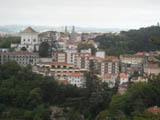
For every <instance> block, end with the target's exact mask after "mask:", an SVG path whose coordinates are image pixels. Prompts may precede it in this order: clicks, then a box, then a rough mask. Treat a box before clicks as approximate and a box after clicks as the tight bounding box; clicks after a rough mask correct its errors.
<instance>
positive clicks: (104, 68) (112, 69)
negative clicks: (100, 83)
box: [96, 57, 119, 76]
mask: <svg viewBox="0 0 160 120" xmlns="http://www.w3.org/2000/svg"><path fill="white" fill-rule="evenodd" d="M101 59H102V58H101ZM96 67H97V71H98V73H99V74H101V75H102V76H103V75H105V74H112V75H113V74H114V75H115V74H119V60H118V59H117V58H115V57H114V58H113V57H110V58H109V57H108V58H106V59H102V60H101V61H99V62H97V64H96Z"/></svg>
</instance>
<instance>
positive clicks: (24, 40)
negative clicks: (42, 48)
mask: <svg viewBox="0 0 160 120" xmlns="http://www.w3.org/2000/svg"><path fill="white" fill-rule="evenodd" d="M20 35H21V44H20V45H19V48H23V47H25V48H26V49H27V50H28V51H30V52H33V51H38V50H39V45H40V41H39V39H38V32H36V31H35V30H33V29H32V28H31V27H28V28H27V29H25V30H24V31H23V32H21V33H20Z"/></svg>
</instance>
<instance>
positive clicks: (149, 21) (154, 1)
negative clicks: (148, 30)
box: [0, 0, 160, 28]
mask: <svg viewBox="0 0 160 120" xmlns="http://www.w3.org/2000/svg"><path fill="white" fill-rule="evenodd" d="M158 21H160V0H0V25H7V24H19V25H29V24H32V25H47V26H48V25H51V26H63V25H76V26H82V27H83V26H84V27H103V28H105V27H106V28H107V27H117V28H138V27H144V26H150V25H153V24H156V23H157V22H158Z"/></svg>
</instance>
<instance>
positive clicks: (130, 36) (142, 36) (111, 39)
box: [95, 26, 160, 56]
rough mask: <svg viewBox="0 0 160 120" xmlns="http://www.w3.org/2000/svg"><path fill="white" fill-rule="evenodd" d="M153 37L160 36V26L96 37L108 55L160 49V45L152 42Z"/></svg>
mask: <svg viewBox="0 0 160 120" xmlns="http://www.w3.org/2000/svg"><path fill="white" fill-rule="evenodd" d="M152 38H160V27H159V26H151V27H146V28H140V29H138V30H129V31H121V32H120V33H119V34H112V33H106V34H104V35H101V36H98V37H97V38H95V41H96V42H99V43H100V49H103V50H105V51H106V53H107V54H108V55H116V56H119V55H120V54H126V53H136V52H139V51H140V52H143V51H146V52H147V51H155V50H160V47H159V46H156V45H153V44H152V43H151V41H150V40H151V39H152Z"/></svg>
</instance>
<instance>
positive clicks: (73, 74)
mask: <svg viewBox="0 0 160 120" xmlns="http://www.w3.org/2000/svg"><path fill="white" fill-rule="evenodd" d="M69 76H70V77H83V74H82V73H71V74H70V75H69Z"/></svg>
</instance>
